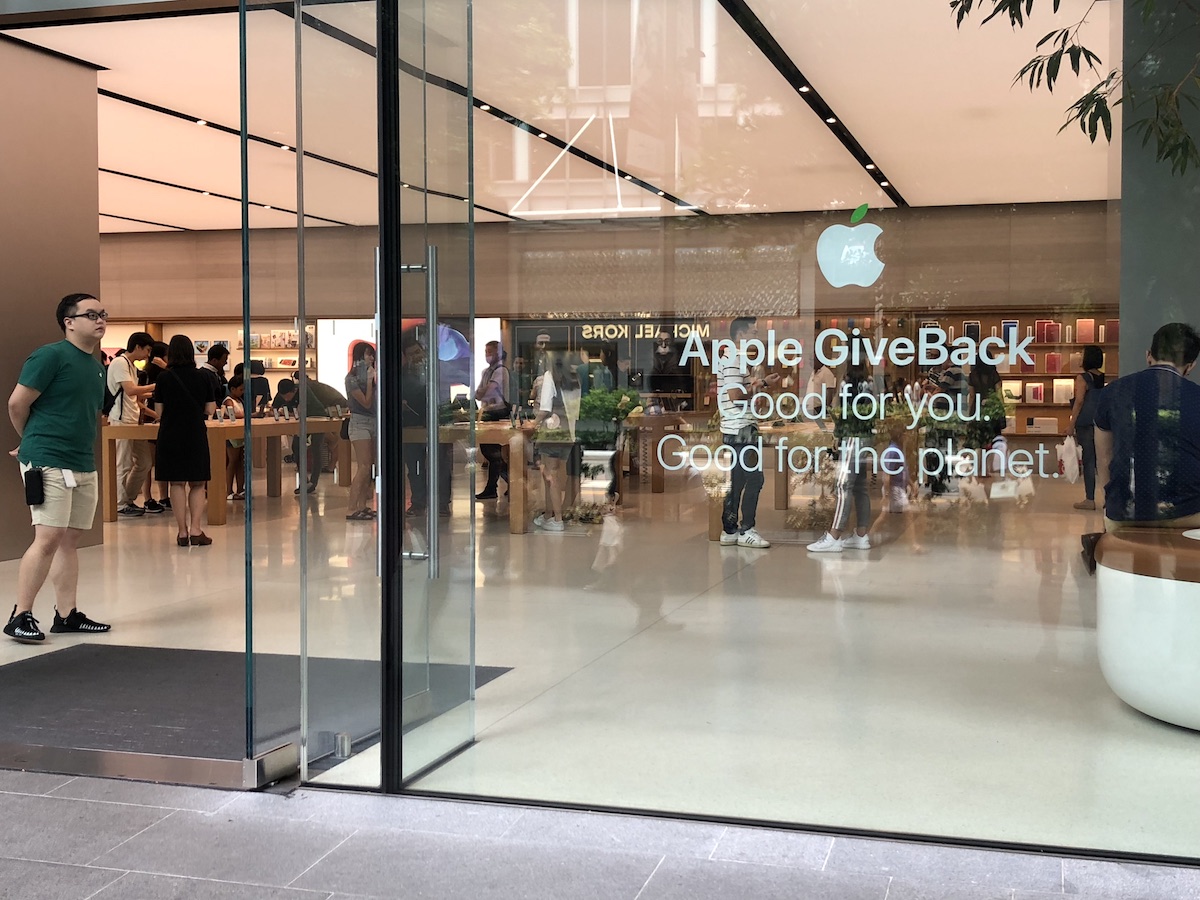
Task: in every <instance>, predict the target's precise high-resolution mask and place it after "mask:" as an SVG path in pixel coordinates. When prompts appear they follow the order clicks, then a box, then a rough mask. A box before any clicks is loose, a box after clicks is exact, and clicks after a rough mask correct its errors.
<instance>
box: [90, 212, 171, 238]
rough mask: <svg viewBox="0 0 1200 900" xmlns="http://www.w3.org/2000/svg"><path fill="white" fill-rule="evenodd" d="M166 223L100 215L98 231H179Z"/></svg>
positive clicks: (106, 232) (102, 232)
mask: <svg viewBox="0 0 1200 900" xmlns="http://www.w3.org/2000/svg"><path fill="white" fill-rule="evenodd" d="M179 230H180V229H178V228H171V227H169V226H166V225H151V224H148V223H146V222H131V221H129V220H128V219H118V218H116V217H114V216H106V215H104V214H103V213H101V215H100V233H101V234H114V233H116V232H125V231H179Z"/></svg>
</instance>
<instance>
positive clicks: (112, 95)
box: [97, 88, 375, 178]
mask: <svg viewBox="0 0 1200 900" xmlns="http://www.w3.org/2000/svg"><path fill="white" fill-rule="evenodd" d="M97 93H98V94H99V95H100V96H101V97H108V98H109V99H110V100H119V101H121V102H122V103H129V104H131V105H133V106H140V107H141V108H142V109H146V110H149V111H150V112H156V113H160V114H161V115H164V116H173V117H174V118H176V119H182V120H183V121H185V122H191V123H192V124H193V125H197V124H198V123H199V122H200V121H203V122H204V123H205V124H204V127H205V128H212V129H214V130H215V131H219V132H221V133H222V134H228V135H232V136H233V137H239V136H240V132H239V131H238V130H237V129H236V128H231V127H229V126H228V125H222V124H221V123H220V122H213V121H210V120H208V119H203V120H201V118H200V117H199V116H192V115H188V114H187V113H183V112H180V111H179V110H177V109H170V108H168V107H166V106H159V105H158V104H156V103H150V102H148V101H146V100H139V99H137V98H136V97H128V96H126V95H124V94H118V93H116V92H114V91H109V90H105V89H104V88H99V89H98V90H97ZM249 138H250V140H251V141H254V142H255V143H257V144H265V145H266V146H268V147H276V148H278V147H280V146H281V145H280V143H279V141H272V140H269V139H268V138H265V137H259V136H258V135H254V134H252V135H250V136H249ZM288 149H289V150H291V151H292V152H295V150H296V148H295V147H288ZM304 158H305V159H315V160H317V161H318V162H323V163H328V164H329V165H331V166H337V167H338V168H339V169H347V170H349V171H351V172H357V173H358V174H360V175H366V176H368V177H370V178H374V177H375V173H374V172H372V171H371V170H370V169H364V168H362V167H361V166H356V165H353V164H351V163H348V162H342V161H341V160H339V159H332V158H330V157H328V156H321V155H320V154H318V153H310V152H308V151H307V150H306V151H304Z"/></svg>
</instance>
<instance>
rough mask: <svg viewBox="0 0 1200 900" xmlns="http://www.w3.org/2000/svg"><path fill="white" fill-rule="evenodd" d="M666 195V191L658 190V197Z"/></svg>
mask: <svg viewBox="0 0 1200 900" xmlns="http://www.w3.org/2000/svg"><path fill="white" fill-rule="evenodd" d="M666 195H667V192H666V191H659V192H658V196H660V197H665V196H666Z"/></svg>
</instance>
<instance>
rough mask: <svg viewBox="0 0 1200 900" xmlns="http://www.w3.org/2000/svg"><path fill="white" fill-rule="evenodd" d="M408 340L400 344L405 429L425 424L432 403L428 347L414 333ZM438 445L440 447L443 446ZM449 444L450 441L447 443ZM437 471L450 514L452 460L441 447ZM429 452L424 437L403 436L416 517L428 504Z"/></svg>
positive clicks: (442, 500)
mask: <svg viewBox="0 0 1200 900" xmlns="http://www.w3.org/2000/svg"><path fill="white" fill-rule="evenodd" d="M406 340H407V343H405V344H404V346H403V347H402V348H401V350H400V353H401V366H402V370H403V371H402V372H401V376H400V401H401V419H400V422H401V425H403V426H404V428H405V429H409V428H426V427H427V425H428V422H427V421H426V412H427V410H428V409H429V404H428V402H427V399H426V396H425V387H426V383H427V380H428V376H427V374H426V371H425V348H424V347H423V346H421V344H420V343H419V342H418V341H417V339H416V338H415V337H413V336H412V335H408V336H407V338H406ZM440 446H441V445H439V449H440ZM447 446H448V445H447ZM441 452H442V455H441V459H440V460H439V462H440V466H439V471H438V493H439V494H440V495H441V496H440V498H439V499H440V505H439V508H438V512H439V514H440V515H442V516H448V515H450V462H451V460H449V459H447V458H446V453H445V451H441ZM427 461H428V456H427V454H426V452H425V440H424V438H421V439H420V440H417V439H414V438H410V437H409V436H408V435H405V437H404V468H405V469H406V470H407V472H408V490H409V505H408V511H407V513H406V515H408V516H410V517H416V516H420V515H423V514H424V512H425V510H426V509H427V508H428V506H429V477H428V475H427V474H426V471H425V467H426V465H427Z"/></svg>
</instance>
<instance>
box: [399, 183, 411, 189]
mask: <svg viewBox="0 0 1200 900" xmlns="http://www.w3.org/2000/svg"><path fill="white" fill-rule="evenodd" d="M408 186H409V185H407V184H402V185H400V187H402V188H406V187H408Z"/></svg>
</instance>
